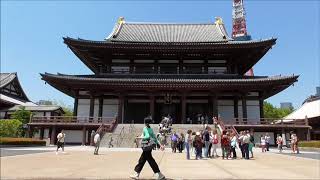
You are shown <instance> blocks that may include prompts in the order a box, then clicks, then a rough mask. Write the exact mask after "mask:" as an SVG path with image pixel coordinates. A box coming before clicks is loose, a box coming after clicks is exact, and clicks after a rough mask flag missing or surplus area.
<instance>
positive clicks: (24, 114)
mask: <svg viewBox="0 0 320 180" xmlns="http://www.w3.org/2000/svg"><path fill="white" fill-rule="evenodd" d="M31 114H32V113H31V111H27V110H26V109H25V107H24V106H21V107H20V109H18V110H16V111H15V112H14V113H13V114H12V116H11V118H12V119H17V120H19V121H21V122H22V124H27V123H29V121H30V116H31Z"/></svg>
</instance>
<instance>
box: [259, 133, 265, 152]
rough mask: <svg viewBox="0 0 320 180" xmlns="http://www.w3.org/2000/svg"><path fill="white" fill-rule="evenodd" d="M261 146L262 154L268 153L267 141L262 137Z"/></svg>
mask: <svg viewBox="0 0 320 180" xmlns="http://www.w3.org/2000/svg"><path fill="white" fill-rule="evenodd" d="M260 145H261V150H262V152H266V139H265V138H264V136H262V135H261V138H260Z"/></svg>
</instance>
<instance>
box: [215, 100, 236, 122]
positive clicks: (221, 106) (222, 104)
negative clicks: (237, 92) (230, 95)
mask: <svg viewBox="0 0 320 180" xmlns="http://www.w3.org/2000/svg"><path fill="white" fill-rule="evenodd" d="M218 114H219V116H220V118H222V120H223V121H224V122H225V123H232V122H233V121H234V119H233V118H234V109H233V100H218Z"/></svg>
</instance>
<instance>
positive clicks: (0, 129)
mask: <svg viewBox="0 0 320 180" xmlns="http://www.w3.org/2000/svg"><path fill="white" fill-rule="evenodd" d="M21 128H22V122H21V121H19V120H17V119H10V120H0V137H17V136H19V135H20V131H21Z"/></svg>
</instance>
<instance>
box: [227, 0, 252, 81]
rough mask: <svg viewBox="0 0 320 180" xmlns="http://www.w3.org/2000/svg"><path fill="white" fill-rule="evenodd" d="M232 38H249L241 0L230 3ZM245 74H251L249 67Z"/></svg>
mask: <svg viewBox="0 0 320 180" xmlns="http://www.w3.org/2000/svg"><path fill="white" fill-rule="evenodd" d="M232 38H233V39H235V40H238V41H248V40H251V36H250V35H248V32H247V23H246V11H245V9H244V5H243V0H233V5H232ZM246 75H248V76H253V69H252V68H251V69H250V70H249V71H248V72H247V73H246Z"/></svg>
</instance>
